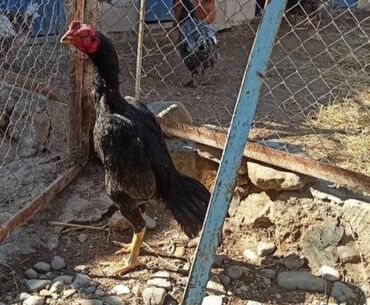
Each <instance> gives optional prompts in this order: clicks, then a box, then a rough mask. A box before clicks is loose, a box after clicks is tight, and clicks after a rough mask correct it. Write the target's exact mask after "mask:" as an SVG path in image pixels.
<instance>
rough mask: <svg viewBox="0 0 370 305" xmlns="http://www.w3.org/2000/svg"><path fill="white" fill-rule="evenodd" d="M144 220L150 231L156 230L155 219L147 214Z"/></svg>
mask: <svg viewBox="0 0 370 305" xmlns="http://www.w3.org/2000/svg"><path fill="white" fill-rule="evenodd" d="M143 218H144V220H145V223H146V228H147V229H148V230H154V229H155V228H156V226H157V222H156V221H155V220H154V219H153V218H151V217H150V216H149V215H147V214H144V215H143Z"/></svg>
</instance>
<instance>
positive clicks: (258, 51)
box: [182, 0, 286, 305]
mask: <svg viewBox="0 0 370 305" xmlns="http://www.w3.org/2000/svg"><path fill="white" fill-rule="evenodd" d="M285 4H286V0H270V1H269V2H268V4H267V6H266V8H265V12H264V14H263V17H262V19H261V23H260V26H259V29H258V31H257V35H256V38H255V41H254V45H253V48H252V50H251V54H250V57H249V61H248V64H247V68H246V71H245V73H244V78H243V82H242V86H241V89H240V92H239V96H238V100H237V104H236V106H235V110H234V114H233V118H232V122H231V126H230V129H229V134H228V138H227V142H226V147H225V150H224V152H223V155H222V160H221V165H220V168H219V171H218V174H217V178H216V182H215V189H214V191H213V194H212V197H211V201H210V206H209V208H208V212H207V217H206V220H205V222H204V225H203V232H202V236H201V238H200V241H199V244H198V247H197V250H196V257H195V260H194V263H193V265H192V268H191V271H190V275H189V280H188V284H187V286H186V289H185V294H184V298H183V302H182V305H201V303H202V300H203V296H204V291H205V287H206V285H207V281H208V278H209V272H210V270H211V267H212V263H213V258H214V255H215V253H216V249H217V245H218V238H217V236H218V232H219V231H220V230H221V229H222V226H223V223H224V220H225V216H226V212H227V210H228V206H229V203H230V200H231V198H232V194H233V191H234V187H235V180H236V176H237V172H238V168H239V166H240V162H241V159H242V156H243V149H244V146H245V144H246V142H247V138H248V134H249V130H250V128H251V126H252V123H253V117H254V113H255V110H256V106H257V102H258V99H259V96H260V91H261V88H262V83H263V75H264V73H265V71H266V69H267V65H268V60H269V58H270V55H271V52H272V49H273V44H274V41H275V37H276V35H277V32H278V29H279V27H280V22H281V19H282V17H283V13H284V9H285Z"/></svg>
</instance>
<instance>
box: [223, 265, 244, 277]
mask: <svg viewBox="0 0 370 305" xmlns="http://www.w3.org/2000/svg"><path fill="white" fill-rule="evenodd" d="M226 273H227V275H228V276H229V277H230V278H231V279H233V280H237V279H239V278H241V277H242V275H243V269H242V268H241V267H240V266H237V265H233V266H230V267H229V268H227V270H226Z"/></svg>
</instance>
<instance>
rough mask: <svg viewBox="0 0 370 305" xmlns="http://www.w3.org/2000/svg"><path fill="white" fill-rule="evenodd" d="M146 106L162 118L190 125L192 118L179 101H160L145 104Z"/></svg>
mask: <svg viewBox="0 0 370 305" xmlns="http://www.w3.org/2000/svg"><path fill="white" fill-rule="evenodd" d="M147 107H148V108H149V110H150V111H151V112H153V113H154V114H155V115H156V116H157V117H158V118H164V117H166V119H168V120H171V121H174V122H178V123H185V124H189V125H192V124H193V120H192V117H191V115H190V113H189V111H188V110H187V109H186V107H185V106H184V104H182V103H180V102H170V101H168V102H167V101H160V102H152V103H149V104H147Z"/></svg>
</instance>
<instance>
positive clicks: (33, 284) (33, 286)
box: [26, 279, 51, 291]
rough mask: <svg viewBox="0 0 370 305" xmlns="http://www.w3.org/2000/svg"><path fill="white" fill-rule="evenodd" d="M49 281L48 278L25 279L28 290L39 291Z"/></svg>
mask: <svg viewBox="0 0 370 305" xmlns="http://www.w3.org/2000/svg"><path fill="white" fill-rule="evenodd" d="M50 283H51V282H50V281H49V280H36V279H32V280H28V281H26V287H27V289H28V290H29V291H39V290H41V289H43V288H45V287H46V286H48V285H49V284H50Z"/></svg>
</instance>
